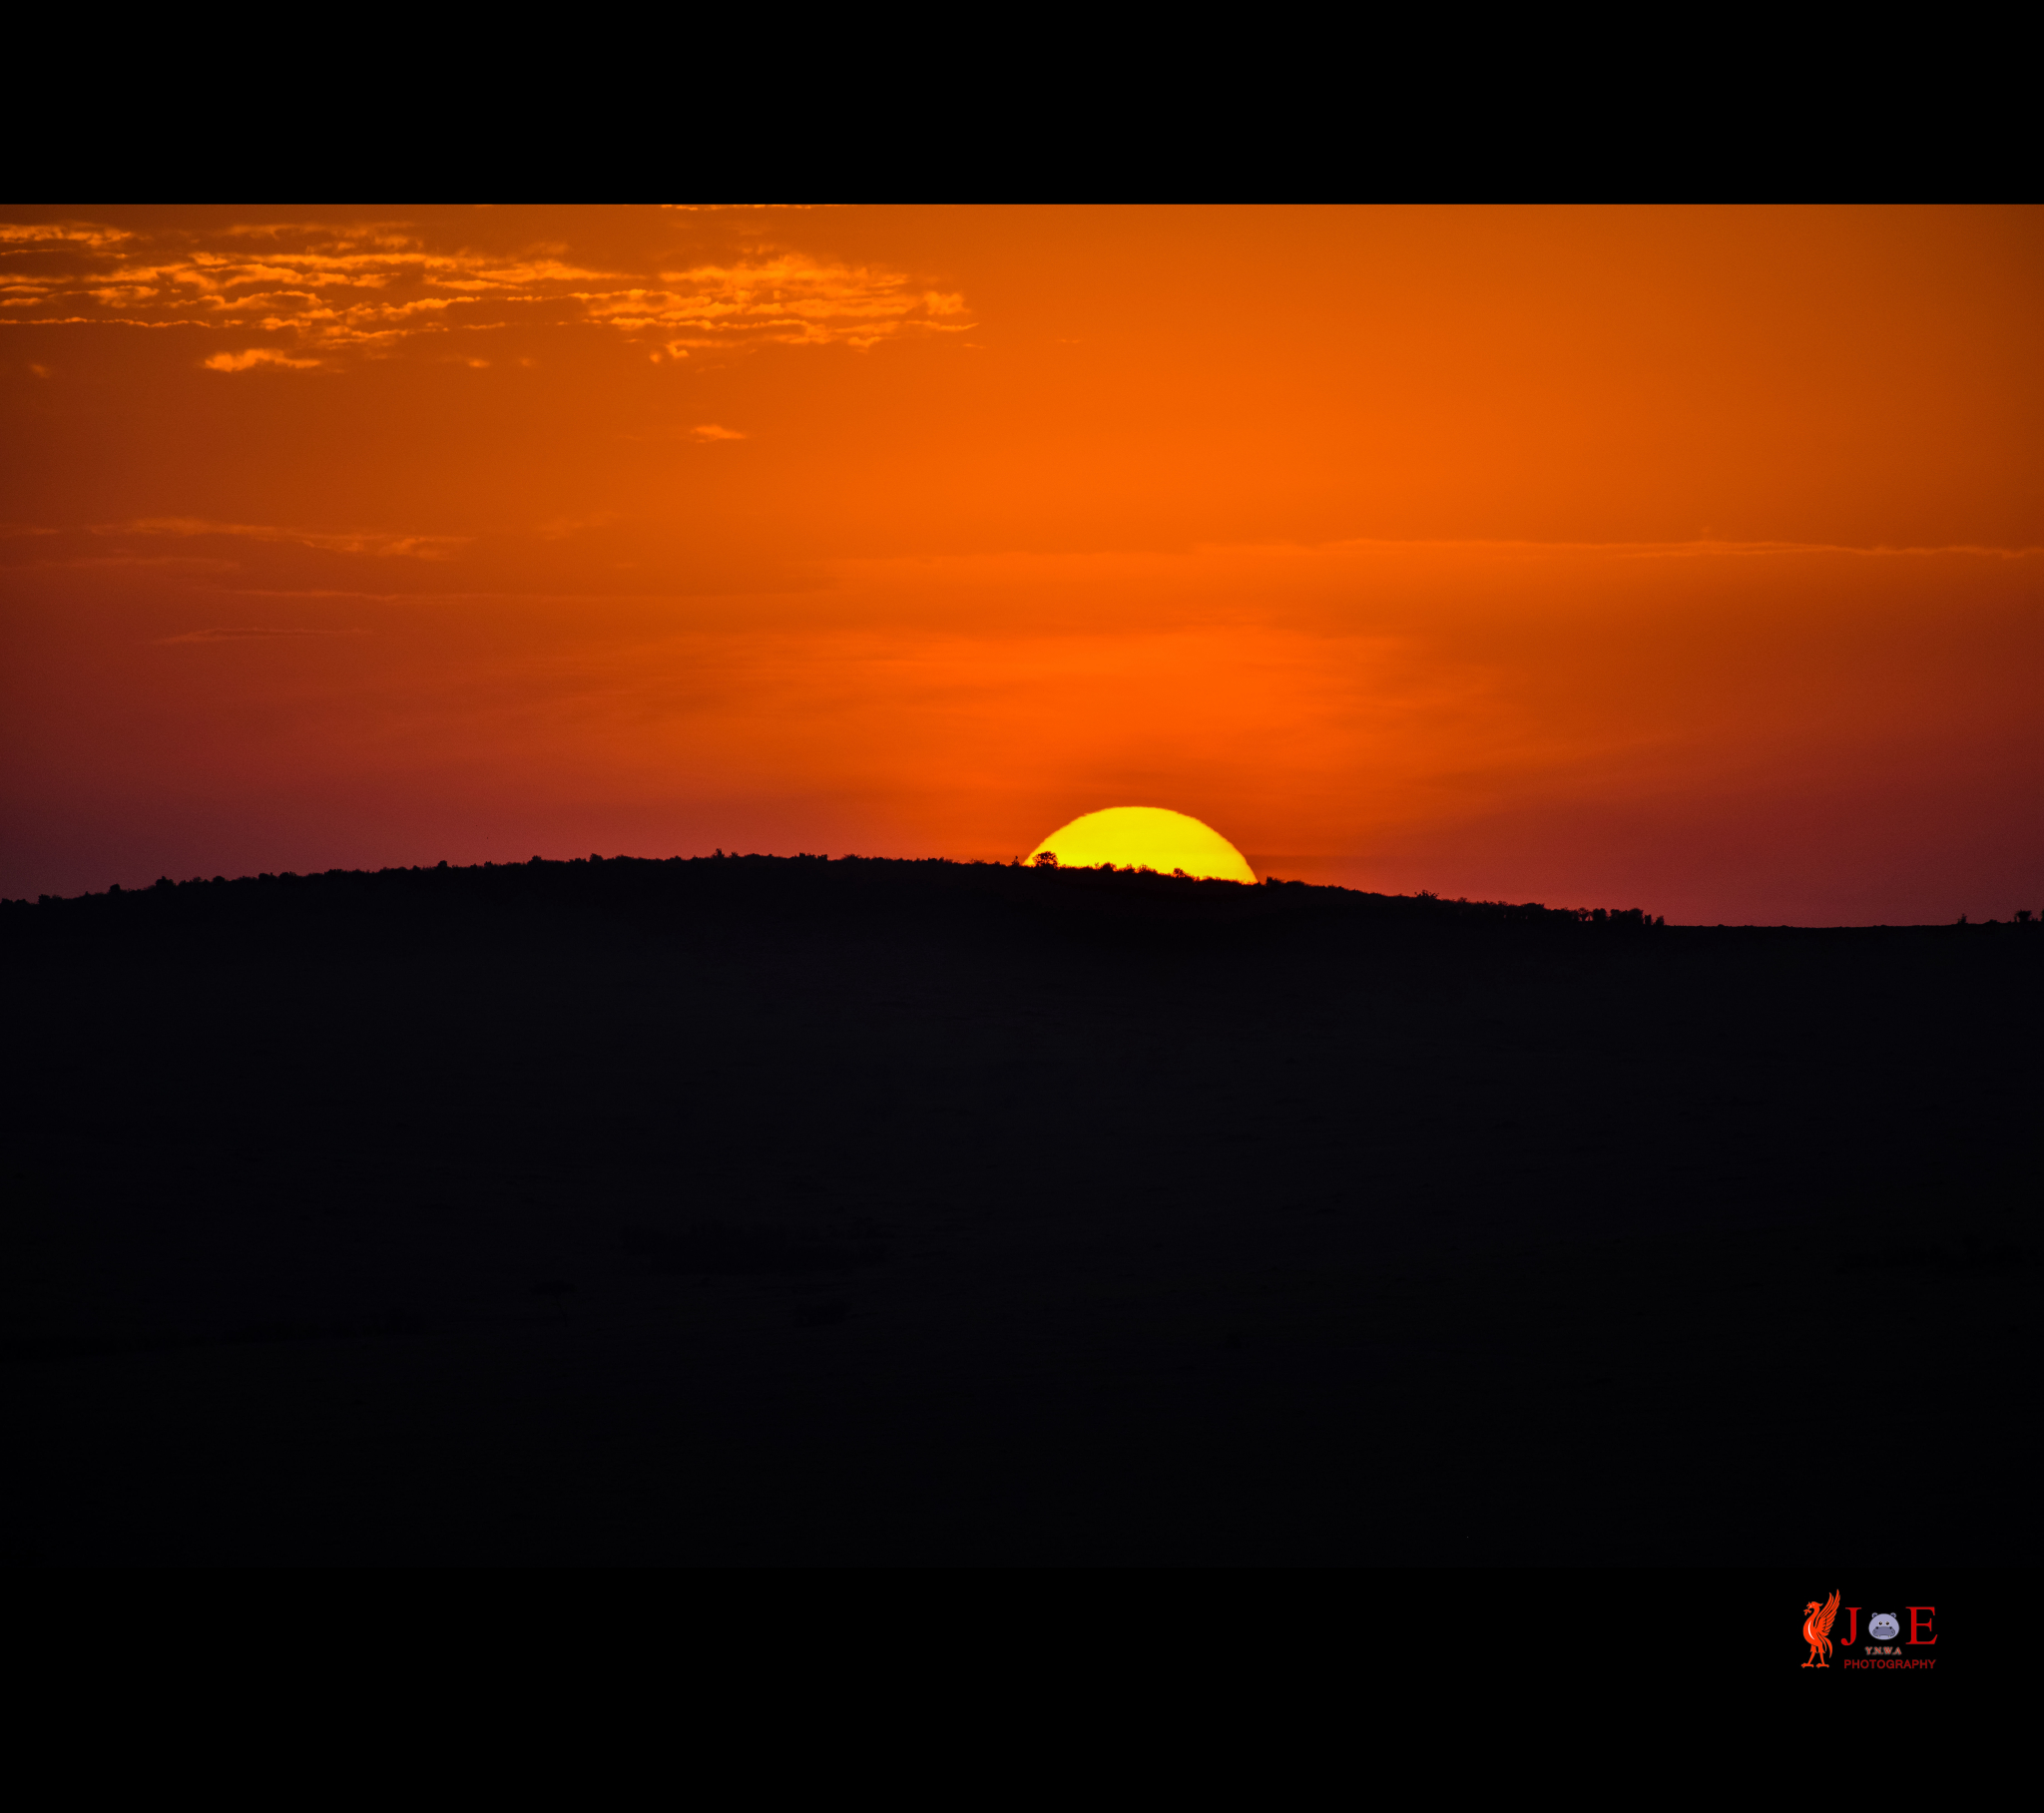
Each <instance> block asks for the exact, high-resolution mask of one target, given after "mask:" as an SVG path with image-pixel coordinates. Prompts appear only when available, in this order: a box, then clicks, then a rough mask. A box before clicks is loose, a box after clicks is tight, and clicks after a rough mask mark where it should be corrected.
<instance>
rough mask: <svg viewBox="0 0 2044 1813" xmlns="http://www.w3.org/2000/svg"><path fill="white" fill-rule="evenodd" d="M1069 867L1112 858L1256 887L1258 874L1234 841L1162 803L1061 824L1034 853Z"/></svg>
mask: <svg viewBox="0 0 2044 1813" xmlns="http://www.w3.org/2000/svg"><path fill="white" fill-rule="evenodd" d="M1046 850H1048V851H1050V852H1051V853H1052V854H1053V855H1055V856H1056V857H1057V859H1058V866H1059V867H1061V868H1067V869H1097V868H1099V867H1100V865H1101V864H1102V863H1106V862H1111V863H1113V864H1114V866H1115V867H1116V868H1118V869H1156V870H1157V871H1158V872H1159V873H1160V874H1165V875H1169V874H1172V873H1173V872H1174V871H1183V872H1184V873H1185V874H1188V875H1196V876H1202V877H1205V878H1208V879H1211V880H1216V881H1246V882H1248V883H1250V885H1251V886H1252V887H1254V886H1255V885H1256V880H1257V872H1256V870H1254V869H1253V868H1251V867H1250V865H1249V864H1248V863H1247V862H1245V861H1244V860H1243V854H1242V852H1241V851H1240V850H1238V849H1237V848H1236V847H1235V845H1234V844H1232V843H1230V842H1229V841H1228V839H1227V838H1225V837H1224V836H1222V835H1221V833H1220V832H1219V831H1216V830H1212V829H1210V828H1209V827H1208V826H1206V825H1203V824H1202V823H1201V822H1200V821H1199V820H1198V819H1197V818H1188V817H1187V816H1186V815H1185V814H1184V813H1183V812H1167V811H1166V810H1165V809H1164V808H1163V807H1162V806H1109V807H1108V808H1107V810H1106V811H1104V812H1088V813H1087V814H1086V815H1085V817H1083V818H1075V819H1073V820H1072V822H1071V823H1070V824H1068V825H1064V826H1061V827H1060V828H1059V829H1057V830H1055V831H1053V832H1052V833H1051V834H1050V835H1049V836H1048V837H1046V838H1045V839H1044V840H1043V841H1042V842H1041V843H1040V844H1038V845H1037V846H1036V848H1035V849H1033V850H1031V851H1030V852H1029V860H1030V861H1031V862H1034V861H1035V860H1036V859H1037V857H1039V856H1041V855H1042V854H1043V853H1044V851H1046Z"/></svg>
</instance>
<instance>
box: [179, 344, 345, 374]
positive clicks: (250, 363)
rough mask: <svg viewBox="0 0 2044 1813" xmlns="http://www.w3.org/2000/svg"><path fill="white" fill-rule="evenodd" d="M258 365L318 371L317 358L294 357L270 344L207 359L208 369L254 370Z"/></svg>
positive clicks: (220, 354) (219, 354)
mask: <svg viewBox="0 0 2044 1813" xmlns="http://www.w3.org/2000/svg"><path fill="white" fill-rule="evenodd" d="M257 365H283V366H286V367H288V368H289V369H290V370H292V371H316V370H317V369H318V367H319V361H318V360H317V359H294V358H292V357H291V356H290V354H289V353H287V352H277V351H275V350H274V349H273V348H271V347H268V346H251V347H250V348H249V350H248V351H246V352H216V353H215V354H214V355H213V357H212V358H210V359H208V360H207V361H206V369H207V370H208V371H253V370H254V369H255V368H256V366H257Z"/></svg>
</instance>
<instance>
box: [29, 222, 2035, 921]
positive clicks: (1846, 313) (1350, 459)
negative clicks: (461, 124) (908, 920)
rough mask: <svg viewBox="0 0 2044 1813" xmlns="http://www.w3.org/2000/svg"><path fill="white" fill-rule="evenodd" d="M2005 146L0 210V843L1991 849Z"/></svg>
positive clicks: (2024, 454)
mask: <svg viewBox="0 0 2044 1813" xmlns="http://www.w3.org/2000/svg"><path fill="white" fill-rule="evenodd" d="M2040 320H2044V215H2040V213H2039V212H2038V211H2036V210H2002V211H1995V210H1983V211H1921V210H1894V211H1889V210H1843V211H1800V210H1787V211H1765V210H1764V211H1742V210H1729V211H1714V210H1705V211H1685V210H1675V211H1631V210H1615V211H1540V210H1500V211H1491V210H1414V211H1399V210H1391V211H1376V210H1357V211H1350V210H1288V209H1280V210H1226V209H1224V210H1204V209H1181V210H1173V209H1166V210H1120V209H1101V210H1055V209H1054V210H1027V209H1025V210H1010V209H986V210H971V209H968V210H951V209H909V210H899V209H857V210H854V209H830V208H819V209H804V210H779V209H775V210H766V209H731V210H680V209H658V208H645V209H493V210H448V209H428V210H417V209H394V208H390V209H373V210H364V209H354V210H330V209H317V210H313V209H296V210H284V211H279V210H257V209H182V210H162V209H120V208H102V207H93V208H85V207H78V208H64V209H49V210H31V209H19V208H17V209H11V210H0V408H4V410H5V420H6V432H5V435H4V438H0V458H4V462H5V463H4V467H0V472H4V479H0V486H4V495H0V568H4V588H0V612H4V618H0V621H4V624H5V651H6V660H5V672H4V678H0V685H4V703H5V729H4V735H5V751H6V753H5V763H4V787H0V825H4V841H0V894H5V895H7V896H10V897H19V896H22V895H28V896H31V897H32V896H34V895H35V894H38V893H58V894H64V893H77V892H81V891H84V890H86V889H100V888H104V887H105V886H107V885H108V883H110V882H114V881H119V882H122V883H123V884H124V885H131V886H132V885H138V884H141V883H146V882H148V881H151V880H154V879H155V878H156V877H157V876H158V875H159V874H164V873H168V874H171V875H173V876H176V877H180V878H182V877H185V876H189V875H195V874H206V875H211V874H216V873H220V874H241V873H250V872H254V871H256V870H262V869H268V870H281V869H297V870H308V869H320V868H327V867H336V866H337V867H377V866H382V865H385V864H393V863H414V862H432V861H437V860H439V859H441V858H443V857H444V858H446V859H448V860H450V861H454V862H471V861H482V860H485V859H487V860H494V861H512V860H522V859H523V858H525V857H527V856H530V855H533V854H543V855H548V856H566V855H580V854H587V853H588V852H590V851H592V850H596V851H601V852H603V853H604V854H606V855H610V854H636V855H649V856H655V855H658V856H664V855H670V854H689V853H696V852H708V851H709V850H710V849H712V848H713V847H718V846H721V847H723V848H725V849H739V850H765V851H779V852H784V853H792V852H794V851H796V850H812V851H813V850H821V851H828V852H830V853H833V854H836V853H845V852H852V851H856V852H860V853H863V854H868V855H934V854H944V855H958V856H1000V857H1006V856H1009V855H1014V854H1019V853H1020V852H1022V851H1025V850H1027V849H1029V848H1030V847H1032V846H1033V845H1034V844H1035V843H1036V842H1037V841H1038V840H1039V839H1040V838H1041V837H1043V836H1044V835H1045V834H1046V833H1047V832H1048V831H1050V830H1051V829H1052V828H1054V827H1055V826H1057V825H1059V824H1061V823H1064V822H1065V821H1067V820H1069V819H1071V818H1073V817H1075V816H1077V815H1078V814H1080V813H1082V812H1086V811H1091V810H1094V809H1097V808H1099V807H1102V806H1108V805H1122V804H1141V805H1163V806H1169V807H1172V808H1173V809H1175V810H1179V811H1184V812H1190V813H1193V814H1194V815H1196V816H1198V817H1200V818H1203V819H1205V820H1206V821H1207V822H1209V823H1210V824H1212V825H1214V826H1215V828H1216V829H1218V830H1220V831H1221V832H1222V833H1223V834H1224V835H1225V836H1227V837H1228V838H1229V839H1230V840H1231V841H1232V842H1234V843H1235V844H1236V845H1237V847H1239V848H1240V849H1242V850H1244V851H1245V852H1247V853H1248V855H1249V857H1250V859H1251V861H1252V862H1253V863H1254V864H1255V865H1256V866H1257V867H1258V869H1259V870H1260V871H1263V872H1276V873H1278V874H1281V875H1289V876H1301V877H1304V878H1307V879H1312V880H1324V881H1338V882H1341V883H1343V884H1346V885H1349V886H1357V887H1366V888H1372V889H1378V890H1384V891H1390V892H1410V891H1412V890H1414V889H1417V888H1431V889H1434V890H1435V891H1437V892H1441V893H1445V894H1449V895H1464V894H1466V895H1469V896H1471V897H1490V898H1510V899H1514V900H1524V899H1540V900H1545V901H1547V902H1548V903H1549V904H1552V905H1615V906H1631V905H1639V906H1643V907H1646V908H1647V909H1648V910H1649V911H1651V912H1659V913H1664V914H1665V915H1666V916H1667V917H1668V918H1669V919H1670V920H1671V921H1701V922H1706V923H1716V922H1719V921H1725V922H1731V923H1748V922H1762V923H1776V922H1780V921H1789V922H1796V923H1810V924H1837V923H1847V924H1850V923H1876V922H1886V923H1904V922H1911V921H1948V920H1951V919H1953V918H1956V917H1957V916H1958V915H1959V914H1960V913H1967V914H1970V915H1971V916H1973V917H1974V918H1988V917H2002V918H2006V917H2007V916H2008V915H2009V913H2010V912H2011V911H2012V910H2013V909H2015V908H2016V907H2019V906H2024V907H2030V908H2033V909H2036V908H2044V809H2040V808H2044V767H2040V752H2039V738H2038V729H2039V721H2040V705H2044V684H2040V682H2044V609H2040V607H2044V585H2040V580H2044V457H2040V456H2044V352H2040V337H2044V336H2040V334H2039V332H2038V324H2039V322H2040Z"/></svg>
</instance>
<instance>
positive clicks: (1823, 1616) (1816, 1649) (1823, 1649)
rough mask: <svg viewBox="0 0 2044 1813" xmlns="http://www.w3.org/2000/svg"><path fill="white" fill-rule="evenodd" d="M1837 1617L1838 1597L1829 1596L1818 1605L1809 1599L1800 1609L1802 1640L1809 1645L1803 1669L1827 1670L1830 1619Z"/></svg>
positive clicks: (1828, 1662) (1828, 1663)
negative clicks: (1807, 1658)
mask: <svg viewBox="0 0 2044 1813" xmlns="http://www.w3.org/2000/svg"><path fill="white" fill-rule="evenodd" d="M1837 1615H1838V1595H1837V1594H1836V1593H1835V1592H1834V1593H1832V1594H1831V1596H1830V1597H1829V1598H1827V1599H1825V1600H1824V1601H1823V1603H1822V1604H1818V1603H1817V1601H1816V1600H1815V1599H1811V1600H1810V1601H1809V1603H1808V1604H1806V1605H1804V1606H1803V1607H1802V1640H1803V1641H1804V1642H1805V1643H1807V1644H1808V1645H1809V1660H1808V1661H1806V1662H1804V1663H1803V1664H1802V1665H1803V1666H1804V1667H1805V1668H1828V1667H1829V1666H1830V1665H1831V1663H1830V1654H1831V1619H1832V1618H1834V1617H1836V1616H1837Z"/></svg>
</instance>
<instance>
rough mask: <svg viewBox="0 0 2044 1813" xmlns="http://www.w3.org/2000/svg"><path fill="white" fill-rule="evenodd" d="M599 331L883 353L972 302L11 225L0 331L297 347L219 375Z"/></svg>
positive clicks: (838, 272)
mask: <svg viewBox="0 0 2044 1813" xmlns="http://www.w3.org/2000/svg"><path fill="white" fill-rule="evenodd" d="M549 321H551V322H554V323H557V324H561V325H596V326H601V327H605V328H609V329H611V330H613V331H615V332H618V333H621V334H626V335H630V336H632V337H634V338H639V339H642V340H646V341H651V342H652V343H654V344H655V345H657V346H659V347H660V348H661V349H662V350H663V351H664V352H665V353H666V354H667V355H669V356H672V357H675V358H687V357H689V356H690V355H691V353H692V352H696V351H700V350H703V349H706V348H712V347H740V346H747V345H761V344H783V345H830V344H843V345H849V346H861V347H863V346H872V345H875V344H877V343H878V342H879V341H881V340H884V339H888V338H890V337H897V336H901V335H906V334H914V333H959V332H964V331H966V330H968V329H969V328H970V327H971V326H972V325H973V323H972V321H971V319H970V316H969V311H968V309H967V307H966V304H965V299H964V297H963V296H961V295H958V294H956V293H953V292H951V291H948V290H941V289H936V288H932V287H929V286H927V285H926V284H923V283H921V282H918V281H917V280H916V279H915V278H913V277H911V276H910V275H909V274H908V273H907V272H905V271H899V270H891V269H887V268H884V267H882V266H879V265H872V264H848V263H843V262H840V261H834V260H831V259H824V258H814V257H810V256H807V255H805V254H803V253H801V252H797V251H791V250H780V251H772V252H765V253H763V254H761V255H760V256H758V257H751V258H742V259H739V260H737V261H735V262H731V263H704V264H694V265H690V266H688V267H686V268H683V269H677V270H660V271H650V270H649V271H639V272H633V271H617V270H600V269H594V268H590V267H587V266H584V265H582V264H579V263H576V262H574V261H573V260H571V259H570V258H569V257H567V256H566V255H565V249H564V248H563V247H559V246H535V247H533V248H530V249H529V250H528V251H526V252H525V253H523V254H521V255H505V254H502V253H495V252H484V251H478V250H474V249H468V248H463V247H459V246H447V245H438V244H434V243H431V242H430V241H429V239H428V237H427V236H426V235H425V234H424V233H422V232H421V231H419V230H416V229H414V228H413V227H409V226H406V225H404V224H401V223H389V222H363V223H358V224H355V225H351V226H344V227H334V226H321V225H297V226H272V227H228V228H225V229H219V230H215V231H212V232H198V233H160V234H156V235H154V236H150V235H145V234H142V233H138V232H133V231H130V230H128V229H125V228H122V227H107V226H101V225H98V224H95V223H92V222H70V223H63V224H57V225H7V224H0V323H9V322H21V323H33V324H40V325H63V324H87V323H94V324H123V325H130V326H147V327H174V326H190V327H202V328H208V329H212V330H215V331H220V332H233V333H268V334H274V335H277V336H280V337H281V338H282V339H283V340H284V341H285V342H287V346H288V349H287V350H285V349H278V348H275V347H250V348H245V349H239V350H233V351H227V352H221V353H216V354H213V355H211V356H209V357H207V358H206V359H204V360H203V361H202V362H203V363H204V364H205V365H206V366H207V367H208V368H209V369H211V370H215V371H249V370H253V369H256V367H258V366H274V367H279V368H291V369H297V370H305V369H310V368H311V367H313V366H315V365H317V364H319V363H320V362H322V356H330V355H332V354H335V353H340V352H347V351H356V352H361V351H376V350H388V349H391V348H393V347H395V346H397V345H398V344H399V343H401V342H403V341H405V340H408V339H412V338H415V337H417V336H420V335H425V334H441V333H447V332H449V331H452V330H455V329H457V328H487V327H499V326H505V325H510V324H513V323H519V324H532V323H544V322H549Z"/></svg>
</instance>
